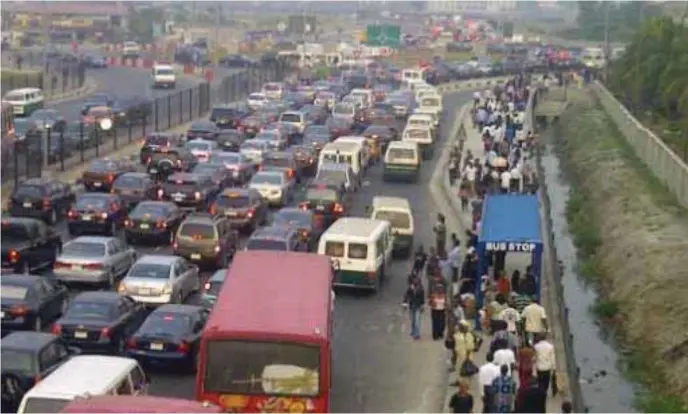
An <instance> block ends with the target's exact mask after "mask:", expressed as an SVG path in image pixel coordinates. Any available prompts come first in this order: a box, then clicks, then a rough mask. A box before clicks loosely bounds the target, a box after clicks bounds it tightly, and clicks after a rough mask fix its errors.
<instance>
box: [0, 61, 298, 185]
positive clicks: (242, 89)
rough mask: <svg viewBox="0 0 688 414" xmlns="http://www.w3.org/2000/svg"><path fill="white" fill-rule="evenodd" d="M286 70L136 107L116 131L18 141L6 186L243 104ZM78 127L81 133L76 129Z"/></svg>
mask: <svg viewBox="0 0 688 414" xmlns="http://www.w3.org/2000/svg"><path fill="white" fill-rule="evenodd" d="M286 73H287V68H286V67H285V66H284V65H282V64H281V63H280V62H277V61H274V62H266V63H264V64H263V65H262V66H261V67H258V68H252V69H249V70H241V71H237V72H233V73H231V74H229V75H225V76H223V77H222V78H220V79H215V81H214V82H212V83H211V82H207V81H206V82H203V83H200V84H198V85H195V86H193V87H191V88H188V89H184V90H180V91H178V92H172V93H170V94H168V95H165V96H162V97H160V98H157V99H155V100H152V101H149V102H144V103H143V104H142V105H140V106H137V107H136V108H137V109H136V112H135V114H137V115H136V116H135V117H134V116H133V115H132V116H126V115H125V114H124V113H119V114H118V113H114V114H113V115H114V116H115V120H114V126H113V127H112V128H110V129H109V130H108V131H105V130H103V128H101V127H100V126H99V125H98V123H97V122H89V123H85V122H80V123H79V124H77V125H72V128H60V130H59V131H58V130H55V129H47V130H46V129H44V130H42V131H37V132H35V133H34V134H33V135H31V136H28V137H27V138H25V139H23V140H21V141H15V144H14V146H15V147H14V151H11V154H7V153H5V152H3V160H2V164H1V165H2V181H3V183H7V182H9V183H14V185H17V183H19V182H20V181H21V180H23V179H26V178H30V177H40V176H42V175H43V173H44V172H49V173H58V172H62V171H66V170H68V169H71V168H73V167H75V166H77V165H80V164H83V163H85V162H88V161H90V160H92V159H95V158H98V157H106V156H107V155H108V154H111V153H113V152H114V151H117V150H118V149H121V148H122V147H124V146H127V145H130V144H132V143H134V142H138V141H140V140H141V139H143V138H144V137H145V136H146V135H147V134H149V133H151V132H157V131H165V130H168V129H172V128H175V127H178V126H181V125H184V124H185V123H188V122H191V121H193V120H195V119H199V118H202V117H204V116H205V114H207V113H208V112H209V111H210V110H211V109H212V105H213V104H217V103H231V102H235V101H239V100H242V99H244V98H246V96H248V94H249V93H251V92H253V91H255V90H257V89H259V88H260V86H261V85H262V84H263V83H265V82H269V81H274V80H280V79H282V78H284V76H285V75H286ZM74 126H76V128H74Z"/></svg>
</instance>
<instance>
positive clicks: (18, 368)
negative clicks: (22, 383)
mask: <svg viewBox="0 0 688 414" xmlns="http://www.w3.org/2000/svg"><path fill="white" fill-rule="evenodd" d="M2 288H3V290H4V289H5V288H6V287H5V286H3V287H2ZM4 297H5V296H4V295H3V298H4ZM1 355H2V357H1V358H2V370H3V371H5V372H15V373H21V374H25V375H31V376H33V375H34V374H36V368H37V367H36V359H35V358H34V357H33V355H32V354H31V353H30V351H28V350H27V351H20V350H16V349H6V348H3V349H2V354H1Z"/></svg>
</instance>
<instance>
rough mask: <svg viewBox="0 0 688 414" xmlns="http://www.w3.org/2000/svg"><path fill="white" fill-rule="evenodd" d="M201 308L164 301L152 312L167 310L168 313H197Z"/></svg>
mask: <svg viewBox="0 0 688 414" xmlns="http://www.w3.org/2000/svg"><path fill="white" fill-rule="evenodd" d="M200 309H201V307H200V306H196V305H183V304H176V303H166V304H164V305H161V306H158V308H157V309H155V310H154V311H153V312H152V313H156V312H161V313H162V312H168V313H183V314H193V313H197V312H198V311H199V310H200Z"/></svg>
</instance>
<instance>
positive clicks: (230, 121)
mask: <svg viewBox="0 0 688 414" xmlns="http://www.w3.org/2000/svg"><path fill="white" fill-rule="evenodd" d="M250 114H251V109H250V108H249V107H248V106H245V105H239V106H237V105H217V106H213V109H212V110H211V111H210V118H209V120H210V122H213V123H215V125H216V126H217V127H218V128H219V129H221V130H223V129H237V128H239V127H241V123H242V121H243V119H244V118H246V117H247V116H248V115H250Z"/></svg>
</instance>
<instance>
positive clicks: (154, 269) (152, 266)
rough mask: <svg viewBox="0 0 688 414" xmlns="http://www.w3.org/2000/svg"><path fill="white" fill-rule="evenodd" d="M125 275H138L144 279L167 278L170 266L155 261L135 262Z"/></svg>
mask: <svg viewBox="0 0 688 414" xmlns="http://www.w3.org/2000/svg"><path fill="white" fill-rule="evenodd" d="M127 277H140V278H145V279H167V278H169V277H170V266H169V265H167V264H156V263H137V264H135V265H134V266H133V267H132V268H131V270H129V273H128V274H127Z"/></svg>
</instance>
